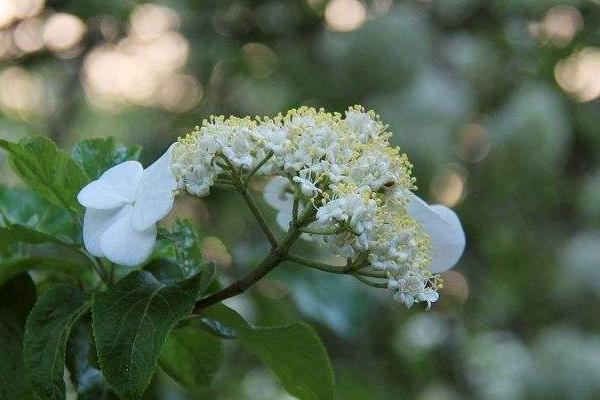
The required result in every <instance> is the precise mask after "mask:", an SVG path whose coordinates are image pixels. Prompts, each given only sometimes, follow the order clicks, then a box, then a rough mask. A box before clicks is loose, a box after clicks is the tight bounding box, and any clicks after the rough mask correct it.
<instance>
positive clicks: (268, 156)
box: [244, 151, 273, 187]
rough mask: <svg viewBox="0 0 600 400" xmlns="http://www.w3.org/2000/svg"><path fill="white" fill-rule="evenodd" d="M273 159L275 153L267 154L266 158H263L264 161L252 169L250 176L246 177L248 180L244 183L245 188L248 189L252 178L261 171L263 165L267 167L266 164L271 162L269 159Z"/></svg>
mask: <svg viewBox="0 0 600 400" xmlns="http://www.w3.org/2000/svg"><path fill="white" fill-rule="evenodd" d="M271 157H273V152H272V151H269V152H268V153H267V155H266V156H265V158H263V159H262V160H260V162H259V163H258V164H257V165H256V167H254V168H252V170H251V171H250V172H248V175H246V179H245V182H244V186H245V187H248V184H249V183H250V178H252V177H253V176H254V174H256V173H257V172H258V170H259V169H260V167H262V166H263V165H265V163H266V162H267V161H269V159H270V158H271Z"/></svg>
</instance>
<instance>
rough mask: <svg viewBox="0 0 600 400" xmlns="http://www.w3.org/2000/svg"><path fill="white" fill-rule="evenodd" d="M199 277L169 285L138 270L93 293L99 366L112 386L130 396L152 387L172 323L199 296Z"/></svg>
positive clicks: (125, 396) (122, 394) (93, 313)
mask: <svg viewBox="0 0 600 400" xmlns="http://www.w3.org/2000/svg"><path fill="white" fill-rule="evenodd" d="M199 286H200V277H199V276H194V277H192V278H189V279H186V280H184V281H181V282H178V283H175V284H173V285H165V284H163V283H161V282H160V281H158V280H157V279H156V278H155V277H154V276H153V275H152V274H150V273H149V272H145V271H141V272H138V271H135V272H132V273H130V274H129V275H127V276H126V277H125V278H123V279H122V280H120V281H119V282H118V283H117V284H116V285H114V286H112V287H111V288H110V289H109V290H107V291H106V292H99V293H96V294H95V295H94V298H93V302H92V315H93V330H94V337H95V340H96V348H97V350H98V358H99V361H100V366H101V369H102V372H103V373H104V376H105V378H106V381H107V382H108V383H109V385H110V386H111V387H112V388H113V389H114V390H115V391H116V392H117V393H118V394H119V395H120V396H121V397H123V398H125V399H130V400H134V399H139V398H140V397H141V396H142V394H143V393H144V391H145V390H146V388H147V387H148V385H149V383H150V380H151V378H152V376H153V375H154V371H155V369H156V365H157V362H158V358H159V355H160V351H161V349H162V347H163V345H164V342H165V340H166V338H167V336H168V334H169V332H170V331H171V328H172V327H173V326H174V325H175V324H176V323H177V322H178V321H179V320H180V319H181V318H183V317H185V316H187V315H188V314H189V313H190V312H191V310H192V308H193V306H194V303H195V301H196V298H197V294H198V289H199Z"/></svg>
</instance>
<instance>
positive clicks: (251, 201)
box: [240, 188, 277, 248]
mask: <svg viewBox="0 0 600 400" xmlns="http://www.w3.org/2000/svg"><path fill="white" fill-rule="evenodd" d="M240 194H241V195H242V197H243V198H244V200H245V201H246V204H248V207H249V208H250V211H252V214H254V218H256V221H257V222H258V224H259V225H260V227H261V229H262V231H263V233H264V234H265V236H266V237H267V239H268V240H269V243H271V247H272V248H275V247H277V238H275V235H274V234H273V232H271V228H269V224H268V223H267V220H266V219H265V217H264V216H263V215H262V212H261V211H260V209H259V208H258V205H256V202H255V201H254V199H253V198H252V195H251V194H250V192H248V190H247V189H245V188H244V189H241V190H240Z"/></svg>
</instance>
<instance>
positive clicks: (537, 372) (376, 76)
mask: <svg viewBox="0 0 600 400" xmlns="http://www.w3.org/2000/svg"><path fill="white" fill-rule="evenodd" d="M25 3H27V4H34V3H36V2H35V1H29V0H27V1H24V2H23V4H25ZM38 3H40V2H38ZM141 4H142V3H140V2H136V1H133V0H130V1H117V0H108V1H102V2H100V1H93V0H70V1H60V0H55V1H51V0H49V1H48V2H47V3H45V4H42V5H41V7H40V9H39V12H37V13H36V12H33V11H32V12H31V13H30V14H36V16H25V15H24V14H22V15H21V16H20V17H19V16H17V17H13V18H12V19H7V18H8V17H7V15H9V14H10V10H9V11H7V9H4V10H2V9H1V8H0V26H2V25H3V29H2V30H1V31H0V33H1V34H0V138H1V139H9V140H17V139H19V138H21V137H24V136H26V135H28V134H33V133H35V134H45V135H48V136H49V137H51V138H53V139H54V140H56V141H58V142H59V143H60V144H61V145H62V146H64V147H70V146H71V145H72V144H73V143H75V142H76V141H77V140H78V139H80V138H85V137H105V136H111V135H113V136H115V137H116V138H117V140H118V141H120V142H123V143H126V144H132V143H140V144H142V145H143V146H144V152H143V153H142V159H143V160H144V163H145V164H146V165H147V163H148V162H150V161H151V160H153V159H155V158H156V157H157V156H159V155H160V154H161V153H162V152H163V151H164V150H165V149H166V148H167V146H168V145H169V143H171V142H172V141H173V140H175V139H176V138H177V137H178V136H180V135H184V134H185V133H186V132H188V131H191V130H192V129H193V127H194V126H195V125H196V124H198V123H200V121H201V120H202V119H203V118H206V117H207V116H209V115H211V114H225V115H229V114H235V115H246V114H262V115H264V114H266V115H271V114H276V113H278V112H280V111H285V110H286V109H288V108H291V107H297V106H300V105H311V106H315V107H325V108H326V109H328V110H331V111H342V110H343V109H344V108H346V107H348V106H350V105H353V104H363V105H365V106H366V107H367V108H372V109H374V110H376V111H377V112H378V113H379V114H380V115H381V116H382V118H383V120H384V121H386V122H387V123H389V125H390V129H391V130H392V131H393V132H394V137H393V141H394V142H395V144H397V145H399V146H401V148H402V149H403V151H405V152H407V154H408V155H409V157H410V159H411V160H412V161H413V163H414V164H415V175H416V177H417V179H418V186H419V194H420V195H422V196H423V197H425V198H426V199H427V200H428V201H430V202H432V203H444V204H447V205H449V206H451V207H453V208H454V209H455V210H456V212H457V213H458V214H459V216H460V218H461V220H462V221H463V224H464V227H465V231H466V234H467V249H466V252H465V255H464V256H463V258H462V259H461V261H460V262H459V264H458V265H457V266H456V267H455V268H454V269H453V270H452V271H451V272H449V273H448V274H447V275H446V276H445V287H444V289H443V290H442V292H441V295H442V296H441V300H440V302H439V303H437V304H435V305H434V307H433V309H432V311H430V312H425V311H424V308H423V307H414V308H413V309H411V310H406V309H405V308H404V307H403V306H402V305H401V304H398V303H395V302H394V301H393V300H392V299H391V296H389V294H388V293H385V291H377V290H375V289H369V288H365V287H362V286H360V285H359V284H358V283H357V282H356V281H353V280H352V279H351V278H350V277H337V276H329V275H326V274H324V273H317V272H312V271H306V270H304V269H301V268H299V267H295V266H292V265H289V266H285V267H284V268H281V269H280V270H278V271H276V272H275V273H273V274H271V275H269V276H268V277H267V278H266V279H264V280H263V281H261V282H260V283H259V284H258V285H256V287H254V288H253V289H252V290H251V291H250V292H249V293H248V294H247V295H244V296H240V297H239V298H235V299H233V300H231V302H230V303H229V304H230V305H231V306H233V307H234V308H236V309H237V310H238V311H240V312H241V313H242V314H243V315H244V316H246V317H247V318H248V319H249V320H250V321H252V322H253V323H255V324H259V325H260V324H261V323H264V324H272V323H282V322H291V321H296V320H304V321H306V322H309V323H310V324H311V325H313V326H315V327H316V328H317V330H318V332H319V334H320V335H321V337H322V338H323V339H324V341H325V345H326V347H327V349H328V351H329V353H330V355H331V357H332V362H333V365H334V369H335V372H336V380H337V386H338V398H339V399H340V400H359V399H360V400H362V399H365V400H371V399H374V400H379V399H419V400H446V399H448V400H454V399H492V400H496V399H499V400H508V399H597V398H600V324H599V322H598V321H599V319H598V312H599V311H600V297H599V295H598V293H600V230H599V229H598V228H599V226H600V225H599V224H600V164H599V163H598V160H599V157H600V156H599V154H600V102H599V101H598V100H597V99H596V97H598V96H600V2H597V1H592V0H588V1H584V0H580V1H576V0H571V1H569V0H564V1H554V0H439V1H438V0H420V1H416V0H415V1H401V2H395V1H392V0H373V1H359V0H334V1H332V2H328V1H327V0H309V1H275V0H272V1H193V0H188V1H184V0H179V1H175V0H173V1H164V2H156V3H154V4H155V5H158V4H160V7H156V6H148V5H146V6H140V5H141ZM34 5H35V4H34ZM33 8H35V7H33ZM26 11H27V10H26ZM3 13H4V14H3ZM24 13H25V14H26V12H24ZM57 13H58V14H57ZM61 13H62V14H61ZM63 14H68V15H63ZM72 16H76V17H77V19H75V18H73V17H72ZM3 18H4V19H3ZM2 21H4V22H2ZM0 174H1V175H0V183H3V184H8V185H19V182H18V179H16V177H15V176H14V175H13V174H12V173H11V172H10V171H9V168H8V165H7V162H6V157H5V154H4V153H2V154H0ZM257 185H258V186H257V187H256V189H260V182H259V183H258V184H257ZM263 206H264V204H263ZM174 214H177V215H179V216H184V215H185V216H190V217H193V218H194V219H195V220H196V221H197V223H198V224H199V226H200V229H201V231H202V236H203V239H202V249H203V252H204V254H205V255H206V256H207V257H208V258H209V259H212V260H214V261H215V262H216V264H217V272H218V274H219V276H220V277H221V278H222V280H223V281H224V282H227V281H231V280H233V279H234V278H235V277H237V276H241V275H242V273H243V272H244V271H246V270H248V269H249V268H251V266H252V265H253V264H254V263H255V262H256V261H257V260H258V259H260V257H261V256H262V255H263V254H264V253H265V252H266V251H267V250H268V246H267V244H266V241H265V240H264V238H263V237H262V236H261V234H260V231H259V229H258V227H257V226H256V225H255V223H254V222H253V220H252V217H251V215H249V213H248V212H247V210H246V208H245V206H244V204H243V203H242V202H241V201H240V199H239V198H237V197H236V196H235V195H233V194H230V193H225V192H219V191H215V192H213V193H212V194H211V196H210V197H208V198H205V199H202V200H197V199H192V198H189V197H184V198H182V199H181V200H180V201H179V202H178V205H177V209H176V210H175V212H174ZM269 215H270V217H274V213H273V212H269ZM170 221H172V220H167V221H166V224H168V223H169V222H170ZM303 252H305V253H306V254H314V255H315V256H319V257H327V255H323V254H320V252H319V250H318V249H315V248H313V247H311V246H310V245H304V247H303ZM225 356H226V359H225V361H224V364H223V365H224V367H223V368H222V370H221V371H220V372H219V373H218V374H217V377H216V381H215V383H214V384H213V386H212V387H211V389H208V390H207V391H206V392H205V393H193V394H192V393H186V392H184V391H183V389H181V388H180V387H178V386H177V385H176V384H175V383H174V382H173V381H171V380H170V379H169V378H167V377H166V376H165V375H164V374H159V375H158V377H157V379H155V382H154V383H153V386H152V390H151V391H150V392H149V393H148V394H147V398H148V399H154V398H155V399H177V400H178V399H182V400H183V399H219V400H220V399H223V400H225V399H236V400H237V399H241V400H255V399H256V400H283V399H289V398H290V397H289V396H288V395H287V394H285V392H284V390H283V389H282V388H281V387H280V385H279V384H278V382H277V381H276V379H275V378H274V377H273V376H272V375H271V373H270V372H269V371H268V370H266V369H265V367H263V366H262V365H261V364H260V363H259V362H258V360H257V359H256V358H255V357H254V356H252V355H250V354H248V353H246V352H244V351H240V348H239V347H238V345H237V344H236V343H235V342H233V341H227V343H226V346H225Z"/></svg>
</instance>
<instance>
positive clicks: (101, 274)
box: [81, 250, 110, 286]
mask: <svg viewBox="0 0 600 400" xmlns="http://www.w3.org/2000/svg"><path fill="white" fill-rule="evenodd" d="M81 253H82V254H83V255H84V256H85V257H86V258H87V259H88V260H89V261H90V265H91V266H92V269H93V270H94V272H96V274H97V275H98V276H99V277H100V279H101V280H102V282H104V284H105V285H106V286H110V279H109V277H108V276H107V275H106V271H104V268H102V266H101V265H100V263H99V262H98V259H97V258H96V257H94V256H92V255H91V254H89V253H88V252H87V251H85V250H82V251H81Z"/></svg>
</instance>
